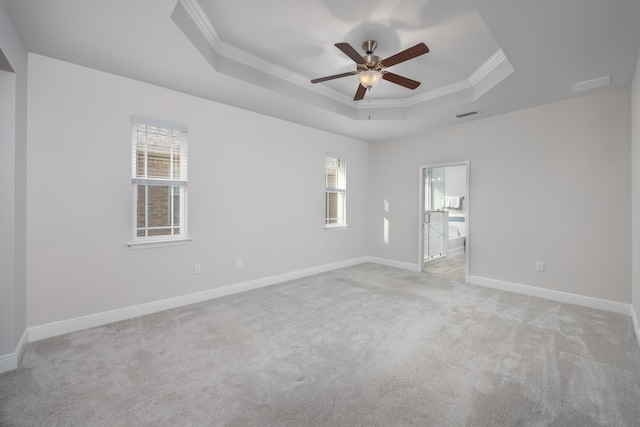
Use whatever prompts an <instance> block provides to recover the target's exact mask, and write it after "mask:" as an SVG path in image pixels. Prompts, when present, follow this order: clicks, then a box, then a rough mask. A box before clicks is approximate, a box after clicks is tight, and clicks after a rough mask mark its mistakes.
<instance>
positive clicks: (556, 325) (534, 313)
mask: <svg viewBox="0 0 640 427" xmlns="http://www.w3.org/2000/svg"><path fill="white" fill-rule="evenodd" d="M639 420H640V350H639V348H638V345H637V343H636V340H635V337H634V335H633V331H632V326H631V322H630V319H629V318H628V317H625V316H622V315H617V314H611V313H607V312H602V311H598V310H592V309H586V308H581V307H577V306H571V305H566V304H559V303H555V302H552V301H546V300H541V299H536V298H532V297H525V296H520V295H516V294H510V293H506V292H500V291H495V290H491V289H485V288H481V287H476V286H473V285H468V284H464V283H462V282H458V281H452V280H446V279H442V278H437V277H435V276H432V275H428V274H421V273H412V272H408V271H403V270H398V269H393V268H389V267H383V266H379V265H375V264H363V265H359V266H355V267H350V268H346V269H341V270H337V271H334V272H330V273H325V274H320V275H317V276H313V277H309V278H305V279H301V280H296V281H292V282H287V283H283V284H280V285H275V286H271V287H268V288H264V289H260V290H256V291H251V292H247V293H243V294H238V295H233V296H229V297H225V298H220V299H216V300H211V301H208V302H205V303H200V304H195V305H192V306H188V307H183V308H180V309H175V310H170V311H167V312H163V313H158V314H154V315H150V316H145V317H141V318H136V319H132V320H128V321H123V322H118V323H114V324H111V325H108V326H103V327H98V328H93V329H90V330H85V331H81V332H77V333H73V334H68V335H65V336H61V337H56V338H52V339H48V340H43V341H39V342H35V343H31V344H29V345H28V347H27V349H26V352H25V354H24V357H23V359H22V362H21V364H20V366H19V369H18V370H16V371H13V372H8V373H5V374H3V375H1V376H0V425H3V426H43V425H47V426H49V425H51V426H133V425H136V426H160V425H176V426H186V425H203V426H205V425H206V426H210V425H213V426H404V425H419V426H549V425H558V426H625V425H626V426H634V425H635V426H637V425H638V424H639V423H640V421H639Z"/></svg>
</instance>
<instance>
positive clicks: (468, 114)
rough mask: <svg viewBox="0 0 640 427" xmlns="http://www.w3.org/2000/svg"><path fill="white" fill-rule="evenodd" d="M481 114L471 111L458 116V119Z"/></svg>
mask: <svg viewBox="0 0 640 427" xmlns="http://www.w3.org/2000/svg"><path fill="white" fill-rule="evenodd" d="M479 113H480V111H478V110H474V111H469V112H467V113H461V114H456V117H457V118H459V119H461V118H463V117H467V116H473V115H474V114H479Z"/></svg>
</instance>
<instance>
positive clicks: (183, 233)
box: [128, 116, 191, 249]
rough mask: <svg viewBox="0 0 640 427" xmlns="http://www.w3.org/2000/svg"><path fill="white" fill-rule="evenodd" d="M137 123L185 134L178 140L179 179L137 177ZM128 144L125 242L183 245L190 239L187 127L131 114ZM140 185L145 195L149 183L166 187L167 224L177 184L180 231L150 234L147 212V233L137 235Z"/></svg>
mask: <svg viewBox="0 0 640 427" xmlns="http://www.w3.org/2000/svg"><path fill="white" fill-rule="evenodd" d="M140 126H153V127H158V128H163V129H166V130H169V131H171V132H173V131H177V132H179V133H182V134H184V136H183V137H181V139H182V140H181V141H180V160H179V168H180V176H179V177H178V179H176V178H175V177H173V178H171V177H170V178H149V177H148V176H145V177H139V176H137V175H138V174H137V164H138V140H137V133H138V129H139V127H140ZM131 132H132V134H131V146H132V172H131V174H132V175H131V183H132V227H131V241H130V242H129V243H128V246H129V247H130V248H131V249H144V248H155V247H164V246H174V245H182V244H186V243H188V242H189V241H191V238H190V237H189V234H188V228H187V222H188V221H187V219H188V214H187V206H188V203H187V193H188V191H187V187H188V185H187V184H188V179H187V169H188V166H187V148H188V142H187V127H186V126H184V125H181V124H177V123H171V122H166V121H162V120H156V119H150V118H147V117H140V116H131ZM146 154H148V152H145V160H144V163H145V166H146V165H147V157H146ZM170 162H171V163H170V164H171V165H173V159H171V160H170ZM141 185H143V186H146V187H147V191H145V197H148V188H149V187H151V186H161V187H166V188H167V190H168V191H169V195H168V203H169V210H168V211H167V213H168V214H169V217H170V218H171V219H170V220H169V222H170V223H171V224H170V225H168V227H171V228H173V227H175V224H173V223H172V221H173V219H172V218H173V213H174V196H175V194H174V193H175V189H176V187H178V188H179V198H180V207H179V211H178V212H179V214H178V215H179V219H180V221H179V222H180V224H179V225H178V227H177V228H179V230H180V232H179V233H177V234H169V235H157V236H149V235H148V231H149V229H150V227H149V226H148V212H146V215H145V220H146V222H145V229H146V230H147V231H146V233H147V235H146V236H138V229H139V227H138V190H139V187H140V186H141ZM145 207H146V208H148V205H147V204H145Z"/></svg>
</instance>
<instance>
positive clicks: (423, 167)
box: [418, 160, 471, 282]
mask: <svg viewBox="0 0 640 427" xmlns="http://www.w3.org/2000/svg"><path fill="white" fill-rule="evenodd" d="M470 163H471V162H470V161H469V160H460V161H457V162H444V163H433V164H428V165H420V166H419V167H418V172H419V178H418V179H419V185H418V266H419V270H418V271H423V266H424V237H425V232H424V205H425V200H424V194H425V181H424V179H425V170H427V169H433V168H447V167H451V166H466V168H467V170H466V174H467V176H466V187H467V188H466V191H465V194H464V200H465V203H464V204H463V209H462V214H463V215H464V216H465V222H466V225H465V228H466V231H465V247H464V248H465V249H466V252H467V255H466V256H465V260H464V280H465V282H469V274H470V273H469V259H470V258H471V241H470V238H469V236H470V232H469V230H470V229H471V227H470V222H471V215H470V213H471V209H470V206H471V196H470V193H471V190H470V188H469V187H470V184H471V179H470V177H471V174H470Z"/></svg>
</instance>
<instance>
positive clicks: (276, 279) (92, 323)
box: [28, 257, 369, 342]
mask: <svg viewBox="0 0 640 427" xmlns="http://www.w3.org/2000/svg"><path fill="white" fill-rule="evenodd" d="M368 261H369V259H368V257H362V258H354V259H351V260H347V261H341V262H336V263H332V264H325V265H320V266H317V267H311V268H307V269H304V270H297V271H292V272H289V273H284V274H279V275H276V276H271V277H265V278H262V279H256V280H251V281H248V282H243V283H236V284H233V285H228V286H223V287H221V288H214V289H209V290H206V291H202V292H196V293H193V294H188V295H182V296H178V297H173V298H167V299H163V300H159V301H153V302H149V303H146V304H140V305H135V306H131V307H125V308H120V309H116V310H110V311H105V312H102V313H96V314H90V315H88V316H82V317H76V318H73V319H67V320H62V321H59V322H53V323H48V324H45V325H39V326H33V327H30V328H29V329H28V331H29V342H33V341H38V340H42V339H46V338H51V337H55V336H58V335H63V334H68V333H70V332H76V331H80V330H83V329H88V328H94V327H96V326H102V325H106V324H109V323H113V322H119V321H121V320H127V319H131V318H134V317H138V316H144V315H147V314H152V313H157V312H159V311H164V310H169V309H172V308H177V307H182V306H185V305H189V304H195V303H198V302H202V301H207V300H210V299H213V298H220V297H224V296H227V295H232V294H237V293H239V292H244V291H249V290H252V289H258V288H263V287H265V286H270V285H274V284H276V283H282V282H286V281H289V280H295V279H300V278H302V277H307V276H312V275H314V274H319V273H324V272H327V271H332V270H337V269H339V268H344V267H350V266H353V265H357V264H362V263H364V262H368Z"/></svg>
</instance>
